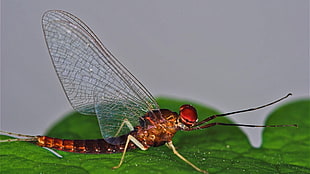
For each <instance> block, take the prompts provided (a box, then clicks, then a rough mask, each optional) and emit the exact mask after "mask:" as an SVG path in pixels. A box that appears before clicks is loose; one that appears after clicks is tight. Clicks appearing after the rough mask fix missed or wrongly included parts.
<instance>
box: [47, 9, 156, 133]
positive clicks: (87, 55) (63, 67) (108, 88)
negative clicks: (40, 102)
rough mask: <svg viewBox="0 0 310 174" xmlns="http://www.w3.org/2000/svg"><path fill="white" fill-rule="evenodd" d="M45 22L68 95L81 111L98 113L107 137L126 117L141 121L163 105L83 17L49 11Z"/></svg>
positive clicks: (51, 52)
mask: <svg viewBox="0 0 310 174" xmlns="http://www.w3.org/2000/svg"><path fill="white" fill-rule="evenodd" d="M42 27H43V32H44V36H45V41H46V44H47V47H48V50H49V54H50V56H51V59H52V62H53V64H54V68H55V70H56V73H57V75H58V78H59V80H60V82H61V84H62V87H63V89H64V91H65V93H66V96H67V98H68V100H69V101H70V103H71V105H72V107H73V108H74V109H75V110H77V111H78V112H80V113H83V114H96V115H97V118H98V122H99V126H100V130H101V134H102V136H103V137H104V138H108V137H113V136H114V135H115V134H116V132H117V130H118V128H119V126H120V124H121V123H122V122H123V120H124V119H125V118H127V119H128V120H129V121H130V122H131V123H132V124H133V125H138V124H139V119H138V117H140V116H142V115H144V113H145V112H148V111H152V110H154V109H159V107H158V104H157V102H156V100H155V99H154V97H153V96H152V95H151V94H150V92H148V91H147V90H146V88H145V87H144V86H143V85H142V84H141V83H140V82H139V81H138V80H137V79H136V78H135V77H134V76H133V75H132V74H131V73H130V72H129V71H128V70H127V69H126V68H125V67H124V66H123V65H122V64H121V63H120V62H119V61H118V60H117V59H116V58H115V57H114V56H113V55H112V54H111V53H110V52H109V51H108V50H107V49H106V48H105V47H104V45H103V44H102V43H101V42H100V40H99V39H98V38H97V36H96V35H95V34H94V33H93V32H92V31H91V30H90V28H89V27H88V26H87V25H86V24H84V23H83V22H82V21H81V20H80V19H78V18H77V17H75V16H73V15H72V14H70V13H68V12H65V11H60V10H52V11H47V12H46V13H44V15H43V17H42ZM127 132H128V129H127V130H124V129H123V130H122V131H121V132H120V134H124V133H127Z"/></svg>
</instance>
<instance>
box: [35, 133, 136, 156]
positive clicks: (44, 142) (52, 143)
mask: <svg viewBox="0 0 310 174" xmlns="http://www.w3.org/2000/svg"><path fill="white" fill-rule="evenodd" d="M127 136H128V135H123V136H120V137H116V138H111V139H107V140H105V139H95V140H66V139H59V138H52V137H47V136H37V145H38V146H41V147H48V148H52V149H57V150H61V151H67V152H76V153H119V152H123V151H124V147H125V142H126V139H127ZM107 141H108V142H107ZM109 142H113V144H112V143H109ZM135 148H137V147H136V146H135V145H134V144H133V143H132V142H129V144H128V149H127V150H130V149H135Z"/></svg>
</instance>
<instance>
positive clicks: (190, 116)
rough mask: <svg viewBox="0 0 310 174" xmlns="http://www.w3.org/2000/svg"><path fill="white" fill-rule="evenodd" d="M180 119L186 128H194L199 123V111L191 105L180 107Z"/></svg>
mask: <svg viewBox="0 0 310 174" xmlns="http://www.w3.org/2000/svg"><path fill="white" fill-rule="evenodd" d="M180 119H181V122H182V123H183V124H185V125H186V126H193V125H194V124H195V123H196V121H197V111H196V109H195V108H194V107H193V106H191V105H188V104H186V105H182V106H181V107H180Z"/></svg>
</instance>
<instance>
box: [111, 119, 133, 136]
mask: <svg viewBox="0 0 310 174" xmlns="http://www.w3.org/2000/svg"><path fill="white" fill-rule="evenodd" d="M124 124H126V126H127V127H128V129H129V130H130V131H133V129H134V128H133V126H132V124H131V123H130V122H129V121H128V119H127V118H125V119H124V120H123V122H122V124H121V126H120V127H119V129H118V130H117V132H116V134H115V135H114V137H117V136H118V134H119V133H120V132H121V130H122V128H123V127H124Z"/></svg>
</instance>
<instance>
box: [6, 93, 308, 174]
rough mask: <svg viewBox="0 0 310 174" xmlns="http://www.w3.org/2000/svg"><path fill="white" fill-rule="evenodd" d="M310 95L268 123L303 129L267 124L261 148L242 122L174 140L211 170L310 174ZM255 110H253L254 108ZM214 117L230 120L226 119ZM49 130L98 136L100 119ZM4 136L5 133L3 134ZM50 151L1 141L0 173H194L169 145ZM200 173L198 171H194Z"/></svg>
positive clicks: (202, 111)
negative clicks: (97, 151)
mask: <svg viewBox="0 0 310 174" xmlns="http://www.w3.org/2000/svg"><path fill="white" fill-rule="evenodd" d="M158 103H159V104H160V106H161V108H169V109H171V110H173V111H178V109H179V106H181V105H182V104H184V103H189V104H192V105H194V106H195V107H196V108H197V110H198V114H199V115H200V119H202V118H206V117H207V116H210V115H213V114H216V113H218V112H217V111H215V110H214V109H211V108H207V107H205V106H202V105H199V104H197V103H193V102H189V101H180V100H175V99H168V98H159V99H158ZM309 109H310V100H309V99H307V100H300V101H296V102H292V103H289V104H286V105H284V106H282V107H280V108H278V109H276V110H275V111H274V112H273V113H272V114H271V115H270V116H269V118H268V120H267V123H266V124H294V123H297V124H298V125H299V128H294V127H284V128H266V129H265V130H264V133H263V145H262V147H261V148H253V147H251V145H250V144H249V141H248V139H247V137H246V136H245V134H244V133H243V132H242V131H241V130H240V129H239V128H238V127H230V126H214V127H210V128H208V129H205V130H197V131H192V132H178V133H177V134H176V135H175V137H174V139H173V142H174V145H175V146H176V147H177V150H178V152H179V153H181V154H182V155H183V156H184V157H185V158H187V159H188V160H189V161H191V162H192V163H194V164H195V165H196V166H198V167H199V168H201V169H205V170H208V171H209V172H210V173H310V158H309V156H310V149H309V147H310V119H309V116H310V114H309ZM254 114H255V113H254ZM215 120H216V122H225V123H229V120H227V119H225V118H217V119H215ZM47 135H49V136H53V137H57V138H69V139H93V138H100V133H99V128H98V125H97V119H96V118H95V117H91V116H82V115H79V114H77V113H71V114H69V115H68V116H66V117H65V118H64V119H63V120H61V121H60V122H59V123H57V124H56V125H55V126H54V127H52V128H51V129H50V130H49V131H48V133H47ZM1 138H2V139H6V138H7V137H6V136H1ZM57 152H58V153H59V154H61V155H63V157H64V158H62V159H61V158H58V157H56V156H55V155H53V154H52V153H50V152H49V151H47V150H45V149H43V148H41V147H38V146H36V145H33V144H31V143H28V142H9V143H1V144H0V159H1V160H0V166H1V167H0V173H145V172H147V173H194V172H196V171H195V170H194V169H193V168H192V167H190V166H189V165H187V164H186V163H185V162H183V161H182V160H181V159H179V158H178V157H177V156H175V155H174V154H173V153H172V151H171V150H170V149H168V148H167V147H166V146H161V147H156V148H155V147H154V148H150V149H148V150H147V151H141V150H138V149H137V150H133V151H129V152H127V153H126V156H125V161H124V163H123V165H122V166H121V167H120V168H119V169H116V170H112V169H111V167H113V166H115V165H117V164H118V163H119V160H120V158H121V155H122V154H100V155H96V154H78V153H69V152H62V151H57ZM196 173H198V172H196Z"/></svg>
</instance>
